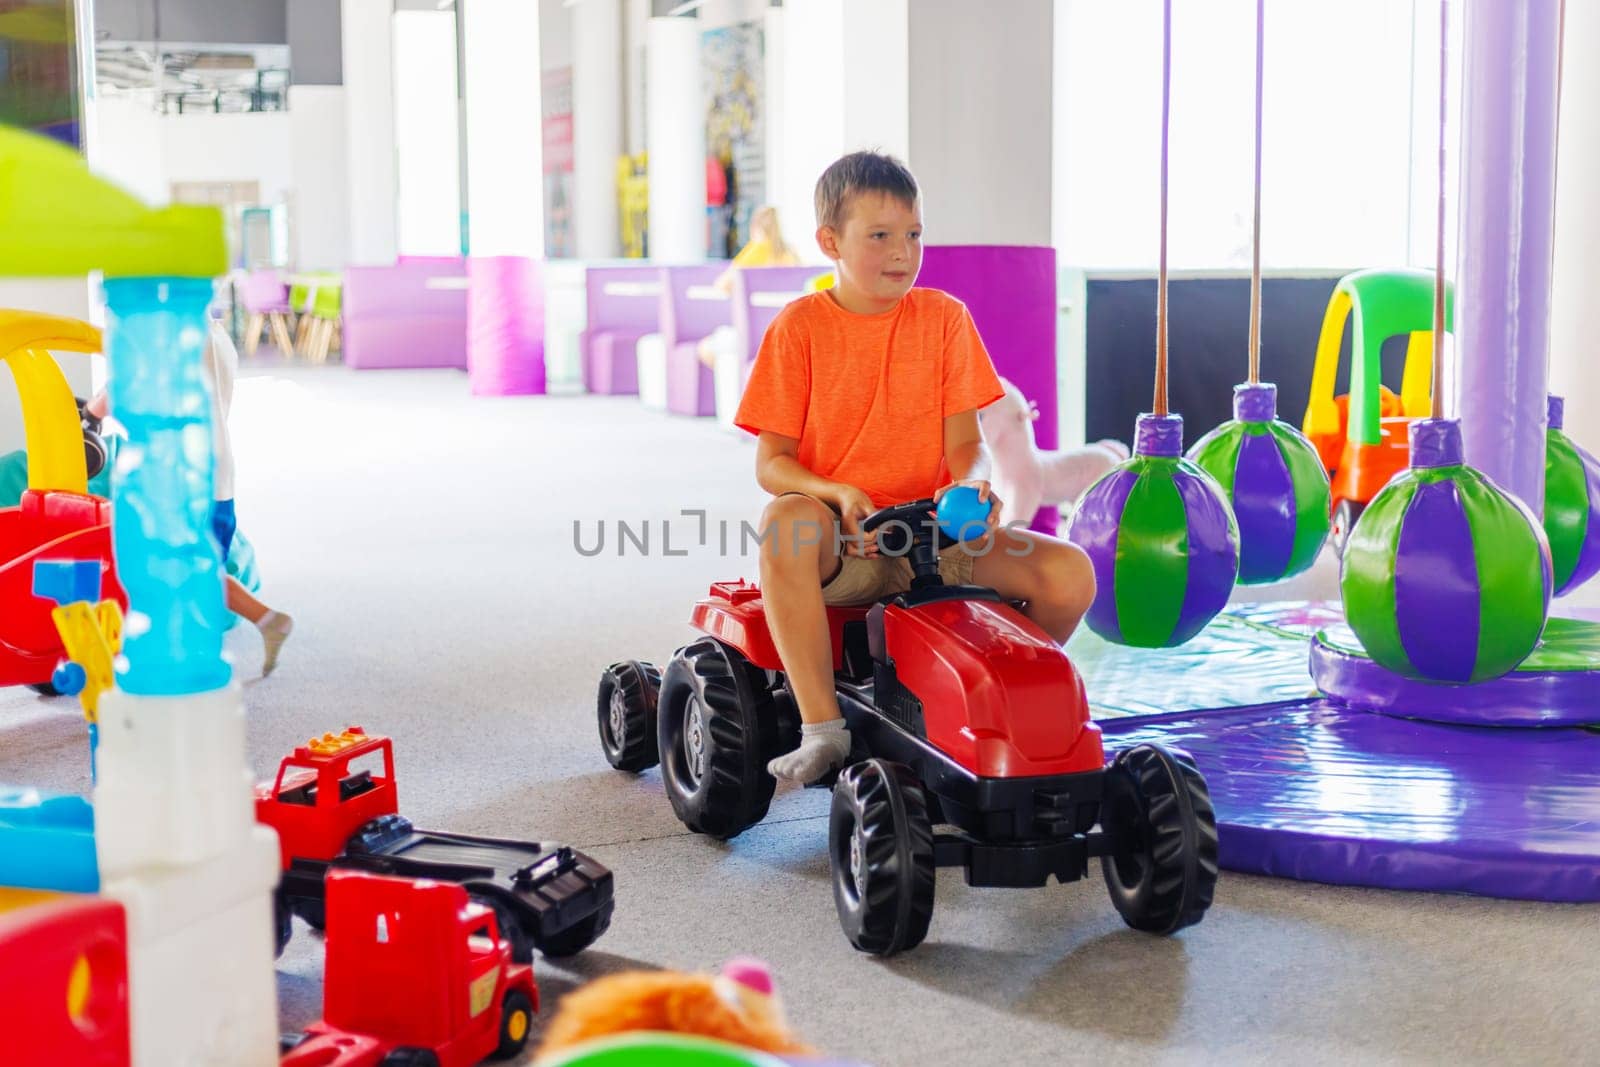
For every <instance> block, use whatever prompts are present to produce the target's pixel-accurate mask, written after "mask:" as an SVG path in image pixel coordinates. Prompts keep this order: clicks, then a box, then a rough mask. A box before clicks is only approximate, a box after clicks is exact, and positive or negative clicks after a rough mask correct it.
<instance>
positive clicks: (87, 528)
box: [0, 489, 128, 696]
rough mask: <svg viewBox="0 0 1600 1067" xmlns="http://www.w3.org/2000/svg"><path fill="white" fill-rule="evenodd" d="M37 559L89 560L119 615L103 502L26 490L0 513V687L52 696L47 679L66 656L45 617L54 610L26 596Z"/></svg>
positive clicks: (121, 599) (123, 598)
mask: <svg viewBox="0 0 1600 1067" xmlns="http://www.w3.org/2000/svg"><path fill="white" fill-rule="evenodd" d="M38 560H97V561H99V562H100V564H101V565H102V567H103V568H104V578H103V579H102V581H103V583H104V584H103V588H102V592H101V596H102V597H103V598H105V599H111V600H115V601H117V603H118V604H119V605H120V606H121V607H122V608H123V609H124V610H126V609H127V607H128V595H127V594H126V593H124V592H123V591H122V586H121V584H120V583H119V582H118V581H117V578H116V574H115V572H114V570H113V569H112V565H111V502H110V501H109V500H102V499H101V498H99V497H96V496H84V495H82V494H80V493H69V492H64V491H59V490H53V491H48V492H44V491H40V490H35V489H29V490H27V491H25V492H24V493H23V494H22V500H21V502H20V503H19V504H18V505H17V506H16V507H14V508H0V685H28V686H32V687H33V688H34V689H36V690H38V691H39V692H41V693H45V694H47V695H51V696H54V695H55V692H56V690H55V687H54V686H52V685H51V684H50V676H51V675H52V674H53V673H54V672H55V669H56V664H58V663H59V662H60V661H61V659H62V657H63V656H65V655H66V650H65V649H64V648H63V647H62V644H61V634H60V633H59V632H58V631H57V630H56V624H55V620H54V619H52V618H51V617H50V612H51V609H53V608H54V607H55V605H54V604H53V603H51V602H50V601H49V600H46V599H42V598H40V597H36V596H34V595H33V565H34V563H35V562H36V561H38Z"/></svg>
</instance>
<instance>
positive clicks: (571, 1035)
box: [539, 958, 813, 1060]
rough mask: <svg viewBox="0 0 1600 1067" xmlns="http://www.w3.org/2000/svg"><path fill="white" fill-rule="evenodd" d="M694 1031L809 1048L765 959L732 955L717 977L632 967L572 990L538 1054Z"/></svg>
mask: <svg viewBox="0 0 1600 1067" xmlns="http://www.w3.org/2000/svg"><path fill="white" fill-rule="evenodd" d="M641 1030H644V1031H655V1032H669V1033H680V1034H695V1035H698V1036H701V1037H710V1038H716V1039H718V1040H722V1041H727V1042H729V1043H731V1044H735V1045H742V1046H744V1047H746V1048H752V1049H756V1050H758V1051H761V1052H772V1053H790V1054H793V1053H799V1054H809V1053H811V1052H812V1051H813V1050H812V1049H811V1047H810V1046H808V1045H806V1044H805V1043H804V1042H802V1041H800V1040H799V1039H798V1038H796V1037H795V1036H794V1034H793V1033H792V1032H791V1031H790V1030H789V1025H788V1022H787V1021H786V1020H785V1019H784V1015H783V1005H782V1003H781V1002H780V1001H779V1000H778V994H777V990H776V988H775V987H774V986H773V982H772V973H771V971H769V970H768V969H767V965H766V964H764V963H762V962H761V961H760V960H753V959H748V958H741V959H734V960H729V961H728V962H727V963H726V964H725V965H724V966H723V968H722V972H721V973H720V974H717V975H714V976H713V975H709V974H684V973H681V972H675V971H627V972H624V973H622V974H614V975H608V976H607V977H605V978H599V979H596V980H595V981H593V982H590V983H589V984H588V985H586V986H584V987H583V988H581V989H578V990H576V991H574V992H572V993H568V994H567V995H566V996H565V997H564V998H562V1000H561V1007H560V1009H559V1010H558V1011H557V1012H556V1015H555V1018H554V1019H552V1020H551V1022H550V1026H549V1028H548V1029H546V1031H545V1036H544V1042H543V1044H541V1045H540V1046H539V1058H540V1059H541V1060H543V1059H545V1058H546V1057H550V1056H553V1055H554V1054H556V1053H558V1052H563V1051H565V1050H567V1049H569V1048H571V1047H572V1046H574V1045H579V1044H582V1043H584V1042H586V1041H590V1040H593V1039H595V1038H599V1037H606V1036H609V1035H612V1034H621V1033H626V1032H629V1031H641Z"/></svg>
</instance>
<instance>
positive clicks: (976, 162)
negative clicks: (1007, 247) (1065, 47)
mask: <svg viewBox="0 0 1600 1067" xmlns="http://www.w3.org/2000/svg"><path fill="white" fill-rule="evenodd" d="M1052 8H1053V0H1009V2H1008V3H1007V4H1006V5H1005V14H1004V15H1003V16H999V15H997V13H996V12H995V11H994V10H993V9H992V8H990V7H987V6H983V5H978V4H972V3H969V2H967V0H917V7H916V11H917V17H916V18H915V19H913V20H912V21H911V23H910V27H909V29H910V34H909V37H910V50H911V52H912V53H913V54H915V55H916V56H917V64H916V66H915V67H914V68H912V70H911V81H910V98H909V99H910V112H911V121H910V137H911V149H910V158H909V160H908V162H909V163H910V164H911V169H912V171H914V172H915V173H916V176H917V182H918V184H919V185H921V187H922V200H923V205H924V208H923V210H924V211H925V213H926V221H927V224H928V234H929V240H930V242H932V243H935V244H1015V245H1047V244H1049V243H1050V239H1051V234H1050V173H1051V166H1052V162H1053V159H1052V154H1051V144H1052V138H1051V96H1050V85H1051V65H1052V61H1053V58H1054V57H1053V52H1054V43H1055V42H1054V39H1053V29H1052V26H1053V22H1054V19H1053V15H1052ZM954 69H960V71H961V76H960V77H959V78H955V77H951V76H950V74H951V71H952V70H954Z"/></svg>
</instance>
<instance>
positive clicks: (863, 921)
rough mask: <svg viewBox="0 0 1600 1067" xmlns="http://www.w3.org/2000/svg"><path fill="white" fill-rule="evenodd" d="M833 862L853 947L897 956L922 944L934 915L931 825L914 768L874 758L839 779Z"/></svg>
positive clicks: (838, 902)
mask: <svg viewBox="0 0 1600 1067" xmlns="http://www.w3.org/2000/svg"><path fill="white" fill-rule="evenodd" d="M828 865H829V867H830V868H831V869H832V872H833V903H834V906H835V907H837V908H838V909H839V925H840V926H842V927H843V928H844V933H845V936H846V937H848V938H849V939H850V943H851V944H852V945H854V946H855V947H856V948H858V949H860V950H861V951H862V952H870V953H872V954H873V955H877V956H892V955H894V954H895V953H896V952H901V951H903V950H905V949H908V948H915V947H916V946H917V945H919V944H921V943H922V939H923V938H924V937H926V936H927V935H928V923H929V921H930V920H932V918H933V888H934V867H933V827H932V825H931V824H930V823H929V821H928V804H927V799H926V795H925V794H924V793H923V790H922V783H921V782H919V781H918V780H917V777H916V775H915V774H913V773H912V772H911V769H910V768H909V767H906V766H903V765H902V764H899V763H890V762H889V761H887V760H880V759H870V760H867V761H865V762H863V763H857V764H855V765H853V766H851V767H849V768H848V769H846V770H845V772H844V773H843V774H841V775H840V776H839V781H838V782H837V783H836V784H835V785H834V787H833V805H832V808H831V809H830V812H829V815H828Z"/></svg>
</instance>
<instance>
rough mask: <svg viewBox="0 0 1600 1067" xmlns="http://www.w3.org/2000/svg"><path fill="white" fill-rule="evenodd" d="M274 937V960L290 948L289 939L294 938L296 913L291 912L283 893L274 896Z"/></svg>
mask: <svg viewBox="0 0 1600 1067" xmlns="http://www.w3.org/2000/svg"><path fill="white" fill-rule="evenodd" d="M272 936H273V949H272V958H273V959H277V958H278V957H279V956H282V955H283V950H284V949H286V948H288V947H289V939H290V938H291V937H293V936H294V912H292V911H290V910H289V902H288V901H287V900H285V899H284V898H283V894H282V893H274V894H272Z"/></svg>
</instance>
